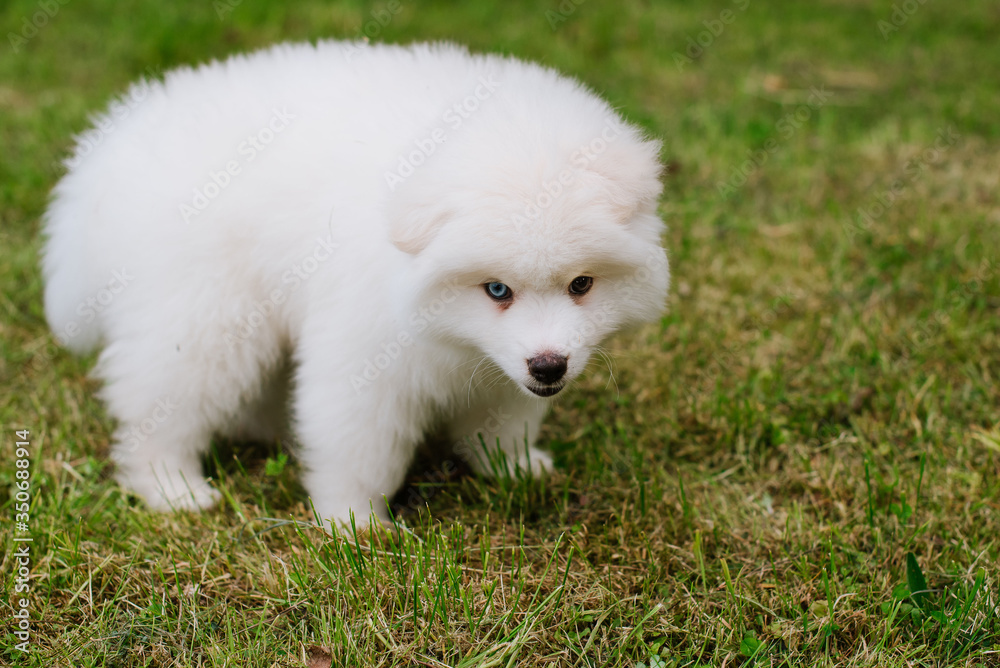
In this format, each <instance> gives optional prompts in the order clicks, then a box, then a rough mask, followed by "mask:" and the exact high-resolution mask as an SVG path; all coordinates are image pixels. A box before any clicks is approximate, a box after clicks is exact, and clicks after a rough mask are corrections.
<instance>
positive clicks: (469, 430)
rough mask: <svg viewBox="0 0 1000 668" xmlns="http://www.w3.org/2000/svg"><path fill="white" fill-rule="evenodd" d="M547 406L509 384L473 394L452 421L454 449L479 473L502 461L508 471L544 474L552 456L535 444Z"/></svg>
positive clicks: (486, 472) (493, 468) (489, 472)
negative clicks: (468, 402) (497, 388)
mask: <svg viewBox="0 0 1000 668" xmlns="http://www.w3.org/2000/svg"><path fill="white" fill-rule="evenodd" d="M548 408H549V407H548V403H547V402H545V401H544V400H542V399H533V398H531V397H526V396H524V394H523V393H521V392H519V391H517V390H516V389H512V388H509V387H505V388H501V389H499V390H495V391H491V392H488V393H486V394H484V395H481V396H479V397H476V398H475V399H474V400H473V401H472V403H471V405H469V406H467V407H465V408H463V409H462V410H460V411H459V412H458V413H457V415H456V416H455V419H454V420H453V421H452V424H451V427H450V430H449V431H450V435H451V438H452V441H453V442H454V443H455V450H456V452H457V453H458V454H460V455H461V456H462V457H463V458H464V459H466V461H468V462H469V464H470V465H471V466H472V468H474V469H475V470H476V472H477V473H479V474H481V475H487V476H493V475H495V474H496V473H497V472H498V471H502V470H503V468H502V466H503V465H504V464H506V468H507V471H508V472H509V473H510V475H515V473H516V472H517V471H518V470H520V471H522V472H523V473H528V472H530V473H531V474H532V475H535V476H541V475H544V474H545V473H546V472H547V471H548V470H549V469H551V468H552V457H551V455H549V454H548V453H546V452H543V451H541V450H539V449H538V448H536V447H534V444H535V439H536V438H538V430H539V427H540V426H541V423H542V419H543V418H544V417H545V414H546V412H548ZM484 444H485V446H486V449H485V451H484V448H483V445H484Z"/></svg>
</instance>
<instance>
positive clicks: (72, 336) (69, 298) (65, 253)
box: [42, 186, 101, 355]
mask: <svg viewBox="0 0 1000 668" xmlns="http://www.w3.org/2000/svg"><path fill="white" fill-rule="evenodd" d="M59 190H60V189H59V187H58V186H57V187H56V193H55V195H56V197H55V199H53V201H52V202H51V204H50V205H49V209H48V211H47V212H46V214H45V221H44V226H45V232H44V234H45V237H46V239H45V247H44V249H43V254H42V274H43V276H44V279H45V319H46V320H47V321H48V323H49V327H50V328H51V329H52V333H53V334H54V335H55V338H56V340H57V341H58V342H59V344H60V345H61V346H64V347H65V348H68V349H69V350H71V351H73V352H74V353H77V354H81V355H82V354H84V353H87V352H90V351H91V350H93V349H95V348H96V347H97V345H98V344H99V343H100V340H101V329H100V324H99V323H100V318H99V317H98V311H97V309H96V308H95V306H97V302H96V298H97V296H95V295H94V292H95V291H94V290H93V289H92V288H93V286H92V285H91V284H90V281H89V280H88V277H89V273H90V272H88V270H87V243H86V233H87V230H86V221H85V219H84V218H83V217H82V216H80V212H79V210H75V209H74V207H72V206H71V205H70V204H69V203H68V202H66V201H65V200H64V199H61V198H60V197H59ZM88 296H91V297H93V298H92V299H90V300H89V303H88Z"/></svg>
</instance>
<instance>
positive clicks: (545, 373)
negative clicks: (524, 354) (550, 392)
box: [528, 353, 566, 383]
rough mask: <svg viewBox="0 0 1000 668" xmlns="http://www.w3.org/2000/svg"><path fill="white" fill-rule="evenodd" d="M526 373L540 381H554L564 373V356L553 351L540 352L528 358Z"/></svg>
mask: <svg viewBox="0 0 1000 668" xmlns="http://www.w3.org/2000/svg"><path fill="white" fill-rule="evenodd" d="M528 373H530V374H531V375H532V377H533V378H534V379H535V380H537V381H540V382H542V383H555V382H556V381H558V380H559V379H560V378H562V377H563V376H565V375H566V358H565V357H563V356H562V355H556V354H555V353H542V354H541V355H535V356H534V357H532V358H531V359H529V360H528Z"/></svg>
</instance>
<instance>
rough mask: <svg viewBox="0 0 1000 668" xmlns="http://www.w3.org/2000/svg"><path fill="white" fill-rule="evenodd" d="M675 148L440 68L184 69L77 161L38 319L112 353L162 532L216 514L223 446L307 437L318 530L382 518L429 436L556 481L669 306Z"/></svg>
mask: <svg viewBox="0 0 1000 668" xmlns="http://www.w3.org/2000/svg"><path fill="white" fill-rule="evenodd" d="M658 151H659V145H658V143H656V142H654V141H648V140H646V139H644V138H643V136H642V134H641V132H640V131H638V130H637V129H636V128H634V127H632V126H629V125H627V124H625V123H624V122H623V121H622V119H621V118H620V117H619V116H618V114H616V113H615V112H614V110H613V109H612V108H611V107H610V106H608V104H607V103H605V102H603V101H602V100H601V99H599V98H598V97H596V96H595V95H594V94H593V93H591V92H589V91H588V90H586V89H585V88H583V87H582V86H581V85H580V84H578V83H577V82H575V81H573V80H571V79H567V78H565V77H562V76H560V75H558V74H557V73H555V72H553V71H551V70H548V69H545V68H542V67H539V66H537V65H532V64H528V63H524V62H521V61H519V60H515V59H513V58H504V57H498V56H473V55H469V54H468V53H467V52H465V51H464V50H463V49H460V48H458V47H455V46H450V45H415V46H410V47H397V46H368V45H365V44H353V43H345V42H333V41H330V42H321V43H320V44H318V45H310V44H293V45H281V46H277V47H274V48H271V49H268V50H266V51H261V52H258V53H254V54H251V55H246V56H236V57H233V58H231V59H229V60H227V61H224V62H214V63H211V64H208V65H204V66H201V67H198V68H195V69H180V70H176V71H173V72H169V73H167V75H166V77H165V79H164V81H162V82H158V81H155V82H142V83H139V84H136V85H134V86H133V87H132V89H131V90H130V91H129V93H127V94H126V95H125V96H124V97H122V98H121V99H119V100H118V101H116V102H115V103H113V104H112V105H111V107H110V108H109V110H108V112H106V114H105V115H103V116H102V117H100V118H98V119H97V120H96V122H95V127H94V128H93V129H92V130H90V131H89V132H87V133H85V134H84V135H82V136H81V137H80V139H79V142H78V145H77V149H76V153H75V155H74V156H73V157H72V158H71V159H70V160H69V162H68V164H69V166H70V169H69V173H68V174H67V175H66V176H65V177H64V178H63V179H62V180H61V181H60V182H59V184H58V185H57V186H56V188H55V191H54V196H53V201H52V203H51V206H50V208H49V210H48V213H47V215H46V219H45V232H46V235H47V242H46V246H45V255H44V274H45V280H46V287H45V308H46V315H47V317H48V321H49V324H50V325H51V327H52V329H53V331H54V332H55V333H56V337H57V339H58V340H59V341H60V342H61V343H62V344H64V345H66V346H68V347H69V348H71V349H73V350H74V351H78V352H85V351H87V350H90V349H93V348H94V347H97V346H98V345H101V346H103V352H102V353H101V355H100V359H99V362H98V365H97V368H96V371H95V372H96V374H97V376H98V377H99V378H100V379H102V380H103V381H104V386H103V391H102V394H103V398H104V400H105V401H106V403H107V406H108V410H109V412H110V414H111V415H112V416H113V417H114V418H116V419H117V421H118V425H119V427H118V430H117V432H116V434H115V436H114V443H113V445H112V452H113V456H114V459H115V461H116V462H117V465H118V478H119V480H120V481H121V483H122V484H123V485H124V486H125V487H127V488H128V489H130V490H132V491H133V492H135V493H137V494H139V495H140V496H142V497H143V498H144V499H145V500H146V501H147V503H148V504H149V505H150V506H151V507H153V508H157V509H166V508H171V507H173V508H177V507H184V508H204V507H207V506H209V505H211V504H212V503H213V502H214V501H215V500H216V498H217V492H216V491H215V490H214V489H213V488H212V487H211V486H210V485H209V484H208V483H207V482H206V480H205V479H204V477H203V474H202V470H201V464H200V458H201V456H202V455H203V453H204V452H205V451H206V449H207V448H208V445H209V442H210V439H211V438H212V436H213V434H220V435H223V436H231V437H235V438H249V439H274V438H279V437H282V436H283V435H284V434H286V433H289V432H290V435H291V436H292V437H293V438H294V442H295V443H296V446H297V452H298V453H299V457H300V461H301V462H302V464H303V468H304V471H305V473H304V479H303V482H304V485H305V488H306V490H308V492H309V494H310V495H311V497H312V502H313V504H314V506H315V508H316V510H317V511H318V512H319V514H320V515H321V516H322V517H324V518H328V519H329V518H332V519H334V520H337V521H342V520H344V519H346V518H347V517H349V515H350V513H351V512H352V511H353V512H355V513H357V514H359V515H363V516H365V517H367V515H368V513H369V509H370V508H373V509H374V511H375V513H376V514H378V515H380V516H385V515H386V503H385V500H384V499H383V495H391V494H392V493H393V492H395V491H396V490H397V489H398V488H399V487H400V485H401V483H402V482H403V478H404V475H405V473H406V471H407V467H408V465H409V464H410V462H411V459H412V456H413V453H414V451H415V449H416V447H417V445H418V444H419V443H420V441H421V439H422V438H423V437H424V436H425V434H426V433H427V432H428V431H429V430H431V429H444V430H445V433H447V434H449V435H450V436H451V437H452V439H453V441H458V440H460V439H465V442H466V443H468V446H467V447H465V448H461V450H462V452H461V453H460V454H463V455H465V456H467V457H468V458H470V459H471V462H472V464H473V466H474V467H476V468H477V470H479V471H481V472H484V473H489V472H490V470H491V466H490V465H489V464H488V463H486V462H485V461H484V458H482V457H480V456H477V455H478V454H479V452H478V450H479V449H478V448H477V447H476V446H475V444H477V443H481V442H482V441H485V443H486V444H488V445H489V446H490V447H492V448H493V449H494V450H496V448H499V450H500V451H502V452H503V453H504V454H505V457H506V461H507V462H508V465H509V466H510V467H511V468H512V469H514V468H516V467H521V468H523V469H528V468H530V469H531V470H532V471H534V472H536V473H538V472H540V471H541V470H544V469H546V468H547V467H549V466H550V464H551V460H550V458H549V457H548V455H546V454H544V453H542V452H540V451H538V450H536V449H535V448H533V447H531V445H532V443H533V442H534V440H535V438H536V436H537V434H538V428H539V424H540V423H541V421H542V418H543V416H544V415H545V412H546V408H547V399H546V398H547V397H551V396H552V395H554V394H556V393H557V392H559V391H560V390H561V389H562V388H563V387H565V386H566V384H567V383H569V382H570V381H571V380H572V379H573V378H574V377H575V376H577V375H578V374H579V373H580V372H581V371H582V370H583V368H584V367H585V365H586V363H587V359H588V357H589V356H590V354H591V352H592V350H593V349H594V347H595V346H596V345H598V344H599V343H600V342H601V341H602V340H603V339H604V338H605V337H607V336H608V335H610V334H611V333H613V332H614V331H616V330H618V329H620V328H621V327H623V326H626V325H630V324H634V323H638V322H642V321H648V320H650V319H655V318H656V317H657V316H658V314H659V313H660V312H661V310H662V308H663V304H664V301H665V298H666V293H667V284H668V268H667V259H666V255H665V253H664V250H663V248H662V246H661V238H660V237H661V233H662V227H663V226H662V222H661V221H660V219H659V218H658V217H657V215H656V206H657V200H658V197H659V194H660V190H661V186H660V183H659V164H658ZM286 428H287V429H288V430H289V432H286ZM480 439H482V441H480ZM494 454H496V453H495V452H494Z"/></svg>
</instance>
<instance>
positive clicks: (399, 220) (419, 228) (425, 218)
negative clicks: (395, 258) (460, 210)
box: [389, 205, 451, 255]
mask: <svg viewBox="0 0 1000 668" xmlns="http://www.w3.org/2000/svg"><path fill="white" fill-rule="evenodd" d="M392 213H393V214H395V215H393V216H392V222H391V223H390V227H389V240H390V241H391V242H392V244H393V245H394V246H395V247H396V248H398V249H399V250H401V251H403V252H404V253H409V254H410V255H417V254H418V253H420V252H421V251H422V250H424V249H425V248H427V245H428V244H429V243H430V242H431V239H433V238H434V235H435V234H437V231H438V230H439V229H441V226H442V225H444V224H445V222H446V221H447V220H448V218H449V217H450V216H451V212H450V211H447V210H444V209H442V208H441V207H438V206H433V205H424V206H420V207H417V208H414V209H410V210H409V211H405V212H404V211H398V210H397V211H394V212H392Z"/></svg>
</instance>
